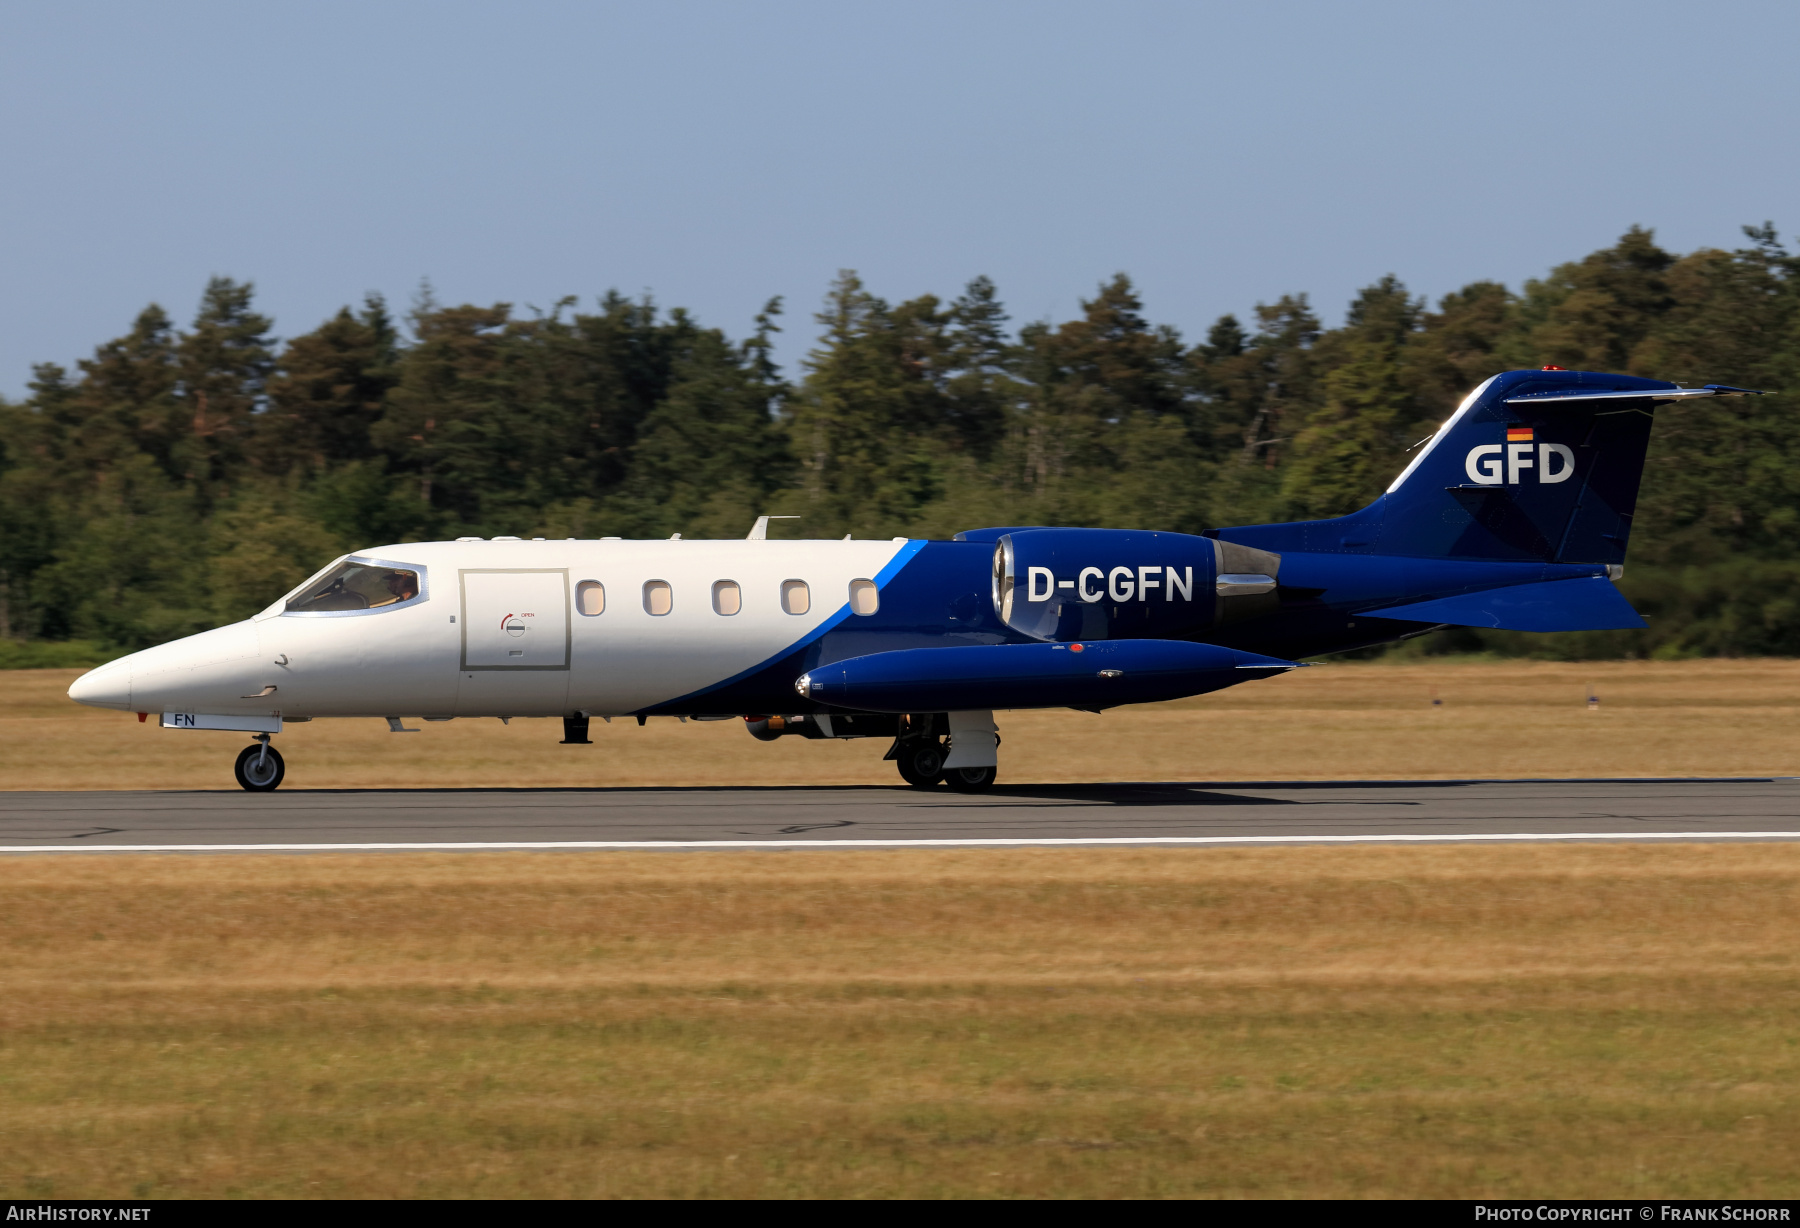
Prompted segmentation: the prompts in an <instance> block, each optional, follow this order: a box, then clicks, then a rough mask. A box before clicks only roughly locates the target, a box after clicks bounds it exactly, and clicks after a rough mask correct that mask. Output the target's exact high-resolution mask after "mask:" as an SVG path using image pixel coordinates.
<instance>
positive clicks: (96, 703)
mask: <svg viewBox="0 0 1800 1228" xmlns="http://www.w3.org/2000/svg"><path fill="white" fill-rule="evenodd" d="M69 698H70V699H72V700H74V701H75V702H76V703H78V704H88V705H89V706H91V707H95V708H118V709H121V710H122V711H125V712H130V711H131V710H132V708H131V666H130V665H129V664H127V663H126V662H123V661H114V662H113V663H111V664H110V665H102V666H101V667H100V668H99V669H91V670H89V671H88V672H87V673H85V674H83V675H82V676H81V677H79V678H77V679H76V680H75V681H74V682H72V683H70V684H69Z"/></svg>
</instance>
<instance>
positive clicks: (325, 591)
mask: <svg viewBox="0 0 1800 1228" xmlns="http://www.w3.org/2000/svg"><path fill="white" fill-rule="evenodd" d="M422 591H423V589H422V587H421V584H420V581H419V573H418V572H417V571H415V570H413V569H412V568H408V567H390V566H388V565H387V564H384V563H370V562H361V561H358V560H356V559H346V560H345V561H344V562H342V563H339V564H338V565H337V566H336V567H333V568H332V569H331V570H330V571H328V572H326V573H325V574H324V575H322V576H320V577H319V578H318V579H317V580H314V581H313V582H312V583H311V584H309V585H307V586H306V587H305V588H304V589H302V590H301V591H300V592H299V593H298V594H297V595H295V596H294V597H292V598H290V599H289V600H288V603H287V613H289V614H341V613H347V612H350V611H354V610H379V609H382V608H383V607H386V606H397V605H403V604H405V603H406V602H408V601H412V600H413V599H414V598H416V597H418V596H419V594H420V593H421V592H422Z"/></svg>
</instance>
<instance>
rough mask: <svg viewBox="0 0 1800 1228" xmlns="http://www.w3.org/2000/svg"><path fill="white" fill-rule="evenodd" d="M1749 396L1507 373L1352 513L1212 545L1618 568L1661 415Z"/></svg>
mask: <svg viewBox="0 0 1800 1228" xmlns="http://www.w3.org/2000/svg"><path fill="white" fill-rule="evenodd" d="M1749 391H1750V390H1749V389H1744V388H1730V387H1726V386H1724V385H1721V384H1708V385H1707V386H1706V387H1704V388H1679V387H1677V386H1676V385H1674V384H1670V383H1667V382H1665V381H1662V380H1650V379H1640V378H1637V377H1635V376H1630V375H1603V374H1598V373H1595V372H1591V371H1560V370H1556V369H1554V368H1550V369H1546V370H1542V371H1508V372H1505V373H1504V374H1501V375H1496V376H1494V377H1493V378H1491V379H1489V380H1488V381H1487V382H1486V383H1484V384H1482V385H1481V387H1479V388H1477V389H1476V390H1475V391H1474V392H1471V393H1470V394H1469V395H1468V396H1467V397H1466V398H1465V399H1464V400H1463V403H1462V404H1461V405H1460V406H1458V407H1457V410H1456V412H1455V413H1454V414H1452V415H1451V416H1450V419H1449V421H1447V422H1445V423H1444V425H1443V426H1442V427H1440V428H1439V429H1438V432H1437V434H1435V435H1433V436H1432V437H1431V440H1430V442H1428V443H1427V444H1425V446H1424V448H1423V450H1422V451H1420V453H1419V455H1418V456H1416V457H1415V458H1414V459H1413V461H1412V463H1411V464H1410V465H1408V466H1407V467H1406V469H1405V471H1404V472H1402V473H1401V474H1400V476H1399V477H1397V478H1395V479H1394V483H1393V485H1391V486H1389V487H1388V489H1387V493H1385V494H1383V495H1382V496H1381V497H1380V498H1379V499H1377V500H1375V502H1373V503H1371V504H1370V505H1369V506H1368V507H1365V508H1363V509H1362V510H1361V511H1360V512H1353V513H1351V514H1350V515H1348V516H1340V517H1338V518H1336V519H1334V520H1309V521H1300V522H1298V523H1294V524H1279V525H1257V526H1253V527H1248V528H1237V529H1220V530H1218V536H1219V537H1221V538H1223V539H1225V540H1227V541H1235V542H1241V543H1243V544H1244V545H1247V546H1255V547H1258V548H1260V549H1263V550H1274V551H1277V552H1279V551H1282V550H1294V551H1321V552H1328V553H1353V554H1398V555H1410V556H1413V557H1423V558H1466V559H1507V560H1520V561H1527V560H1541V561H1544V562H1557V563H1623V562H1624V561H1625V546H1626V543H1627V542H1628V541H1629V539H1630V537H1631V517H1632V514H1633V512H1634V511H1635V509H1636V507H1637V494H1638V481H1639V479H1640V478H1641V477H1642V476H1643V472H1644V452H1645V449H1646V448H1648V446H1649V443H1650V425H1651V415H1652V414H1653V413H1654V412H1655V408H1656V405H1657V404H1658V403H1659V402H1663V401H1673V400H1685V399H1688V398H1690V397H1704V396H1735V395H1741V394H1745V393H1748V392H1749Z"/></svg>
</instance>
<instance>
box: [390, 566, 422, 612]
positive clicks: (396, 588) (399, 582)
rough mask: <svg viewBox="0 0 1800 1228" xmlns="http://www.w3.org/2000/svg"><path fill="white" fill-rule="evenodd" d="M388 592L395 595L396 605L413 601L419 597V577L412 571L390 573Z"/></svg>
mask: <svg viewBox="0 0 1800 1228" xmlns="http://www.w3.org/2000/svg"><path fill="white" fill-rule="evenodd" d="M387 591H388V592H390V593H392V594H393V595H394V601H395V602H396V603H398V602H402V601H411V600H412V599H413V598H414V597H417V596H418V595H419V577H417V576H416V575H414V574H413V573H412V572H410V571H390V572H388V574H387ZM382 604H383V605H386V604H388V603H387V602H383V603H382Z"/></svg>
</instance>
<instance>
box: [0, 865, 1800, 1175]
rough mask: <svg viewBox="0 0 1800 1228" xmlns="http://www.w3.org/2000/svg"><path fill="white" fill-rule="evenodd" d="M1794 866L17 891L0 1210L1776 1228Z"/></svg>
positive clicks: (181, 880) (264, 883)
mask: <svg viewBox="0 0 1800 1228" xmlns="http://www.w3.org/2000/svg"><path fill="white" fill-rule="evenodd" d="M1797 928H1800V847H1796V846H1793V845H1764V846H1757V847H1747V846H1741V845H1739V846H1732V845H1703V844H1701V845H1683V846H1659V847H1630V846H1611V847H1573V848H1570V847H1562V848H1542V847H1494V846H1487V847H1477V846H1458V847H1435V848H1384V847H1363V848H1353V849H1317V848H1288V849H1241V850H1207V851H1197V850H1173V851H1171V850H1117V849H1115V850H1105V851H1100V852H1093V851H1080V852H1077V851H1074V850H1063V849H1043V850H1008V851H999V850H983V851H956V852H946V851H937V852H922V851H906V852H864V853H792V854H774V853H771V854H738V855H730V854H684V853H669V854H621V853H575V854H468V855H460V856H449V855H440V856H431V857H415V856H406V857H399V856H387V857H383V856H356V857H350V856H335V855H327V856H287V857H281V856H254V857H251V856H232V857H174V856H144V857H132V858H105V857H93V858H77V857H44V858H15V859H8V860H4V861H0V934H4V935H5V948H4V949H5V959H4V962H3V963H0V1196H4V1197H12V1198H31V1197H76V1196H81V1197H87V1196H106V1197H127V1198H129V1197H223V1196H308V1195H318V1196H349V1197H359V1196H360V1197H387V1196H462V1195H468V1196H492V1197H507V1196H524V1195H529V1196H541V1197H557V1196H670V1195H673V1196H699V1197H706V1196H714V1197H759V1196H771V1197H772V1196H817V1197H880V1196H922V1197H932V1196H958V1197H970V1196H973V1197H982V1196H997V1197H1007V1196H1036V1197H1058V1196H1072V1197H1082V1196H1146V1197H1156V1196H1176V1197H1184V1196H1212V1195H1221V1196H1229V1195H1253V1196H1275V1195H1294V1196H1361V1195H1368V1196H1378V1195H1379V1196H1438V1197H1473V1196H1485V1197H1499V1196H1509V1195H1510V1196H1518V1197H1543V1196H1564V1197H1581V1196H1608V1197H1630V1198H1634V1199H1636V1198H1646V1199H1648V1198H1654V1197H1664V1196H1667V1197H1679V1196H1687V1197H1695V1196H1702V1197H1733V1198H1744V1197H1789V1198H1791V1197H1796V1196H1800V1096H1797V1093H1800V969H1797V966H1796V951H1795V947H1794V934H1795V933H1796V932H1797Z"/></svg>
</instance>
